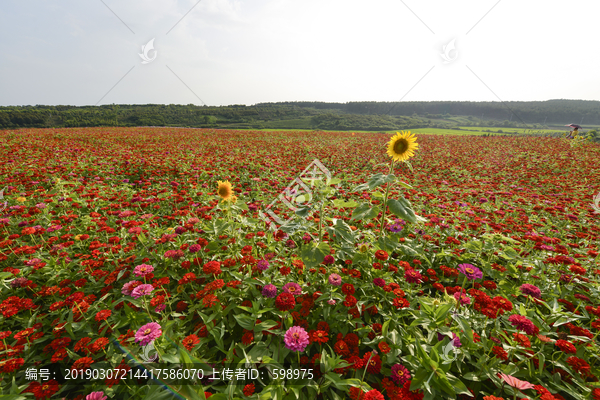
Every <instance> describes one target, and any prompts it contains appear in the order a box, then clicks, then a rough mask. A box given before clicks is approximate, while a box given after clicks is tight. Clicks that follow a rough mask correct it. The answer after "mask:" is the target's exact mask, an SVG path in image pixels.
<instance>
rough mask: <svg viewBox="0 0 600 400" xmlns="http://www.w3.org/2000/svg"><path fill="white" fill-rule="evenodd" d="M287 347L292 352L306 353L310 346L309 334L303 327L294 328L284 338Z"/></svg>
mask: <svg viewBox="0 0 600 400" xmlns="http://www.w3.org/2000/svg"><path fill="white" fill-rule="evenodd" d="M283 341H284V342H285V347H287V348H288V349H290V350H292V351H304V349H305V348H306V346H308V343H309V341H308V333H306V331H305V330H304V328H302V327H301V326H292V327H291V328H290V329H288V330H287V332H286V333H285V336H284V338H283Z"/></svg>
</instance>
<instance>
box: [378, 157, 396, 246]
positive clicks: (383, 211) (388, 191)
mask: <svg viewBox="0 0 600 400" xmlns="http://www.w3.org/2000/svg"><path fill="white" fill-rule="evenodd" d="M393 170H394V160H392V162H391V164H390V170H389V172H388V175H390V174H391V173H392V171H393ZM391 186H392V182H388V183H387V184H386V187H385V195H384V197H383V210H382V211H381V225H380V226H379V237H382V236H383V234H384V232H383V224H385V213H386V211H387V201H388V195H389V193H390V187H391Z"/></svg>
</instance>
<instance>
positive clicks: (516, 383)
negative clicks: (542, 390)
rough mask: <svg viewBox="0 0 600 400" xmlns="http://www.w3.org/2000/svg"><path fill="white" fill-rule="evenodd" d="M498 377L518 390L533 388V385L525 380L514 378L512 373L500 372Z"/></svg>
mask: <svg viewBox="0 0 600 400" xmlns="http://www.w3.org/2000/svg"><path fill="white" fill-rule="evenodd" d="M500 377H501V378H502V379H504V381H505V382H506V383H507V384H508V385H509V386H512V387H514V388H515V389H519V390H526V389H534V387H533V385H532V384H531V383H529V382H527V381H522V380H520V379H517V378H515V377H514V376H512V375H506V374H503V373H501V374H500Z"/></svg>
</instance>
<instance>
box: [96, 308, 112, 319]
mask: <svg viewBox="0 0 600 400" xmlns="http://www.w3.org/2000/svg"><path fill="white" fill-rule="evenodd" d="M111 314H112V311H111V310H101V311H98V312H97V313H96V321H98V322H100V321H106V319H107V318H108V317H110V315H111Z"/></svg>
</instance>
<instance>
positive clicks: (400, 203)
mask: <svg viewBox="0 0 600 400" xmlns="http://www.w3.org/2000/svg"><path fill="white" fill-rule="evenodd" d="M388 206H389V208H390V211H391V212H392V213H393V214H394V215H395V216H397V217H399V218H402V219H403V220H405V221H408V222H412V223H413V224H414V223H416V222H417V221H422V222H425V221H427V220H426V219H425V218H423V217H419V216H417V215H416V214H415V212H414V210H413V208H412V205H411V204H410V201H408V200H406V199H405V198H404V197H402V196H400V197H399V198H398V199H397V200H396V199H388Z"/></svg>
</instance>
